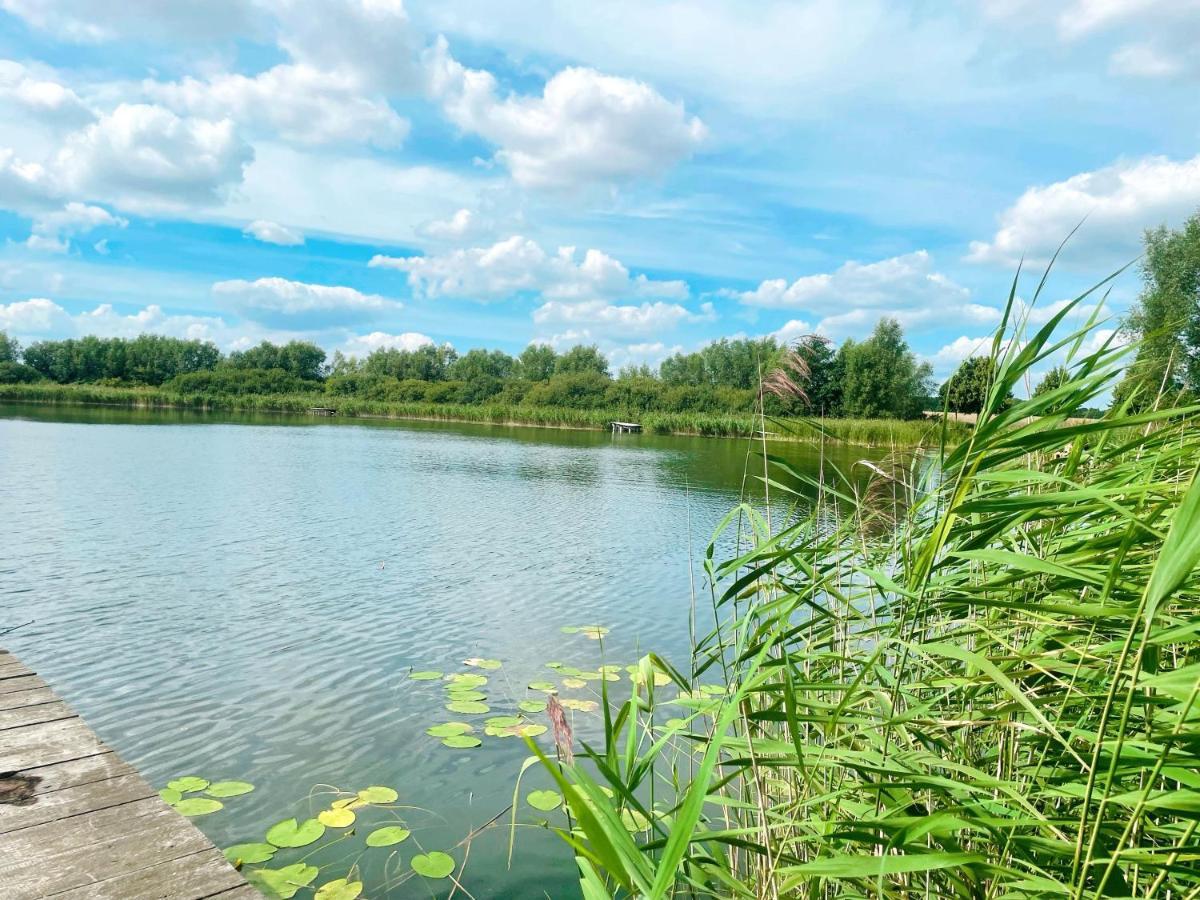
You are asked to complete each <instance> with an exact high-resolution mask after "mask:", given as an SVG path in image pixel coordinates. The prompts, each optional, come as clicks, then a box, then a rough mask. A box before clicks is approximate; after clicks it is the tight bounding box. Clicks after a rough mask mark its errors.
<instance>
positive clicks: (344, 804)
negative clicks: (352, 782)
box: [329, 794, 366, 809]
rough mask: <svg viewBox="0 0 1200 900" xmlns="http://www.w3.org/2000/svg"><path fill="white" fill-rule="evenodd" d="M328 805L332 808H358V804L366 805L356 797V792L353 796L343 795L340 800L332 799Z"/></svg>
mask: <svg viewBox="0 0 1200 900" xmlns="http://www.w3.org/2000/svg"><path fill="white" fill-rule="evenodd" d="M329 805H330V806H332V807H333V808H334V809H358V808H359V807H360V806H366V804H365V803H363V802H362V801H361V800H359V799H358V795H357V794H355V795H354V796H353V797H343V798H342V799H341V800H334V801H333V802H332V803H330V804H329Z"/></svg>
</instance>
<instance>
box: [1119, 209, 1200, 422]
mask: <svg viewBox="0 0 1200 900" xmlns="http://www.w3.org/2000/svg"><path fill="white" fill-rule="evenodd" d="M1143 242H1144V244H1145V256H1144V257H1143V262H1142V282H1143V286H1142V293H1141V295H1140V296H1139V297H1138V301H1137V304H1136V305H1135V306H1134V307H1133V309H1132V310H1131V311H1130V313H1129V316H1128V317H1127V319H1126V321H1125V330H1126V332H1127V333H1128V335H1129V336H1130V337H1131V338H1132V339H1134V340H1136V341H1138V349H1137V357H1136V359H1135V360H1134V362H1133V363H1132V365H1130V366H1129V368H1128V370H1127V371H1126V374H1125V378H1124V380H1122V382H1121V383H1120V384H1119V385H1118V386H1117V389H1116V390H1115V391H1114V392H1113V399H1114V400H1115V401H1117V402H1122V401H1124V400H1125V399H1126V398H1129V397H1131V396H1132V397H1133V406H1134V408H1135V409H1141V408H1144V407H1146V406H1149V405H1150V404H1152V403H1154V401H1155V398H1156V397H1157V396H1158V395H1159V393H1160V392H1162V393H1166V394H1168V395H1179V394H1190V395H1191V396H1197V395H1200V212H1198V213H1196V214H1195V215H1193V216H1192V217H1191V218H1189V219H1188V220H1187V221H1186V222H1185V223H1184V224H1183V226H1182V227H1181V228H1179V229H1177V230H1169V229H1167V228H1165V227H1164V228H1157V229H1153V230H1151V231H1147V232H1146V234H1145V237H1144V239H1143Z"/></svg>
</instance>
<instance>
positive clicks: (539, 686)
mask: <svg viewBox="0 0 1200 900" xmlns="http://www.w3.org/2000/svg"><path fill="white" fill-rule="evenodd" d="M529 689H530V690H531V691H545V692H546V693H547V694H557V693H558V688H557V687H555V685H554V682H552V681H534V682H530V685H529Z"/></svg>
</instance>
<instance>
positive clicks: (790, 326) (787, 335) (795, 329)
mask: <svg viewBox="0 0 1200 900" xmlns="http://www.w3.org/2000/svg"><path fill="white" fill-rule="evenodd" d="M814 331H815V329H814V328H813V326H812V325H810V324H809V323H808V322H803V321H801V320H800V319H788V321H786V322H785V323H783V325H781V326H780V327H779V328H776V329H775V330H774V331H772V332H771V335H770V336H771V337H773V338H775V340H777V341H778V342H779V343H781V344H790V343H792V342H793V341H796V340H799V339H800V338H802V337H807V336H808V335H810V334H813V333H814Z"/></svg>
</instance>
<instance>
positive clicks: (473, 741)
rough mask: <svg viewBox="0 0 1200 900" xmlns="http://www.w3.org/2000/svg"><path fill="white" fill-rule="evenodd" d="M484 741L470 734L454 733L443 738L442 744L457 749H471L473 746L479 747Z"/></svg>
mask: <svg viewBox="0 0 1200 900" xmlns="http://www.w3.org/2000/svg"><path fill="white" fill-rule="evenodd" d="M482 743H483V741H481V740H479V738H477V737H471V735H469V734H452V735H450V737H445V738H442V744H443V745H444V746H446V747H453V748H454V749H455V750H469V749H471V748H472V747H478V746H479V745H480V744H482Z"/></svg>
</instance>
